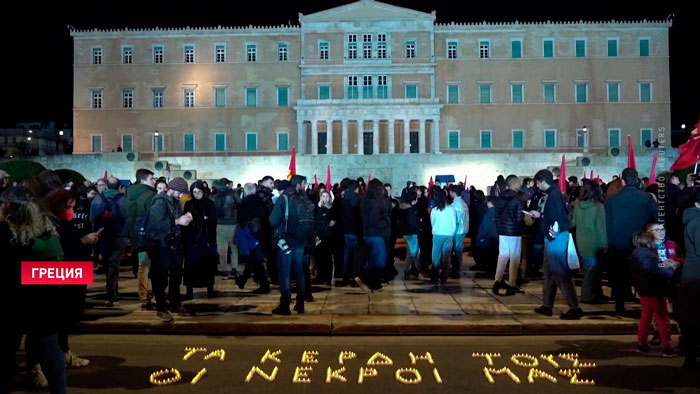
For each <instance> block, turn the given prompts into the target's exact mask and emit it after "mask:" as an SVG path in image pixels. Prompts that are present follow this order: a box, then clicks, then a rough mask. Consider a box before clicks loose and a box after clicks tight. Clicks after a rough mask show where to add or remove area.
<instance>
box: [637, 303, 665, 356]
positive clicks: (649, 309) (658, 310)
mask: <svg viewBox="0 0 700 394" xmlns="http://www.w3.org/2000/svg"><path fill="white" fill-rule="evenodd" d="M639 299H640V300H641V302H642V318H641V319H640V320H639V328H638V329H637V343H638V344H640V345H646V344H647V336H648V335H649V329H650V326H651V319H652V316H653V315H656V323H657V325H658V328H659V336H660V337H661V346H662V347H663V348H664V349H665V348H667V347H670V346H671V319H670V318H669V317H668V301H667V300H666V297H653V296H652V297H650V296H639Z"/></svg>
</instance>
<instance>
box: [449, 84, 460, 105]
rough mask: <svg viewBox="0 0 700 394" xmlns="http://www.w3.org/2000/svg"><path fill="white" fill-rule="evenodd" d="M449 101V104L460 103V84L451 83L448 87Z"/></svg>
mask: <svg viewBox="0 0 700 394" xmlns="http://www.w3.org/2000/svg"><path fill="white" fill-rule="evenodd" d="M447 103H448V104H458V103H459V86H457V85H449V86H448V87H447Z"/></svg>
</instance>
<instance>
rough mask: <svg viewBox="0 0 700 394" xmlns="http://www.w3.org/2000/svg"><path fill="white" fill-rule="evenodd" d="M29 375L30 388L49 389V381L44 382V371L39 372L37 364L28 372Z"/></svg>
mask: <svg viewBox="0 0 700 394" xmlns="http://www.w3.org/2000/svg"><path fill="white" fill-rule="evenodd" d="M29 373H30V375H31V379H32V386H34V387H37V388H46V387H49V381H48V380H46V376H44V371H42V370H41V365H39V364H37V365H35V366H33V367H32V368H31V369H30V370H29Z"/></svg>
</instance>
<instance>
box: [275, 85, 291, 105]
mask: <svg viewBox="0 0 700 394" xmlns="http://www.w3.org/2000/svg"><path fill="white" fill-rule="evenodd" d="M277 105H278V106H280V107H286V106H288V105H289V88H277Z"/></svg>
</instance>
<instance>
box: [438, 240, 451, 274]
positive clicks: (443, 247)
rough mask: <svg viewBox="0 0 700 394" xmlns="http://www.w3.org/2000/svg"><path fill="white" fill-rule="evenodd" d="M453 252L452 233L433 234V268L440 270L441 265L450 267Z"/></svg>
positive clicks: (446, 267) (445, 267)
mask: <svg viewBox="0 0 700 394" xmlns="http://www.w3.org/2000/svg"><path fill="white" fill-rule="evenodd" d="M451 254H452V236H451V235H433V270H435V272H438V270H439V269H440V267H442V269H443V270H446V269H448V268H449V267H450V255H451Z"/></svg>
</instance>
